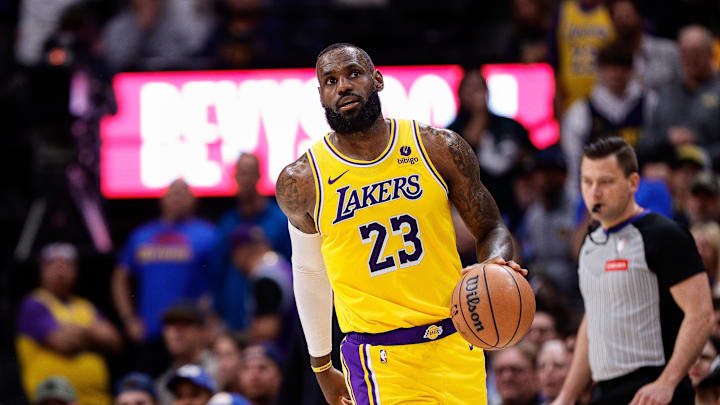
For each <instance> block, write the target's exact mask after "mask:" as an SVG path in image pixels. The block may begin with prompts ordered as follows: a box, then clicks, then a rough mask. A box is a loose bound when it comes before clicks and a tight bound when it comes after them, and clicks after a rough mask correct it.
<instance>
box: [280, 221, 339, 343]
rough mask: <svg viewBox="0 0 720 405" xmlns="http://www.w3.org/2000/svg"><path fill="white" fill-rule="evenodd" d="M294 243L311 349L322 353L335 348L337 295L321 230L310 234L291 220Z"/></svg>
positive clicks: (298, 300) (296, 280)
mask: <svg viewBox="0 0 720 405" xmlns="http://www.w3.org/2000/svg"><path fill="white" fill-rule="evenodd" d="M288 230H289V231H290V242H291V243H292V252H293V253H292V269H293V289H294V290H295V304H296V306H297V311H298V315H299V316H300V323H302V327H303V331H304V332H305V340H306V341H307V345H308V351H309V352H310V355H311V356H313V357H322V356H325V355H327V354H328V353H330V352H331V351H332V305H333V296H332V288H331V287H330V281H329V280H328V275H327V271H326V270H325V263H324V262H323V258H322V254H321V252H320V243H321V240H322V238H321V236H320V234H319V233H316V234H312V235H311V234H307V233H304V232H302V231H301V230H299V229H297V228H295V227H294V226H293V225H292V224H291V223H290V222H288Z"/></svg>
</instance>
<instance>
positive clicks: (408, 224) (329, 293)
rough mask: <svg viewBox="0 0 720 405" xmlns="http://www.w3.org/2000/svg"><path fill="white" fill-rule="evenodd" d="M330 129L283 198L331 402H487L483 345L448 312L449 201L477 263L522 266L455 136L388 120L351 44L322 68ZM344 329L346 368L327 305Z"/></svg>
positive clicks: (373, 76) (290, 175)
mask: <svg viewBox="0 0 720 405" xmlns="http://www.w3.org/2000/svg"><path fill="white" fill-rule="evenodd" d="M316 70H317V78H318V81H319V83H320V87H319V92H320V100H321V102H322V105H323V107H324V108H325V115H326V118H327V120H328V123H329V124H330V127H331V128H332V129H333V130H334V132H332V133H330V134H329V135H327V136H326V137H324V138H323V139H322V140H320V141H319V142H317V143H316V144H315V145H314V146H312V147H311V148H310V149H309V150H308V151H307V153H306V154H304V155H302V156H301V157H300V158H299V159H298V160H297V161H296V162H294V163H292V164H290V165H288V166H287V167H286V168H285V169H284V170H283V171H282V173H281V174H280V177H279V178H278V181H277V190H276V193H277V194H276V195H277V200H278V203H279V205H280V207H281V208H282V209H283V211H284V212H285V214H287V216H288V218H289V222H290V224H289V229H290V235H291V240H292V248H293V258H292V259H293V273H294V282H295V296H296V302H297V307H298V312H299V314H300V319H301V321H302V324H303V329H304V332H305V337H306V340H307V343H308V349H309V352H310V355H311V366H312V368H313V371H315V373H316V377H317V380H318V382H319V384H320V387H321V388H322V391H323V394H324V395H325V399H326V400H327V401H328V402H329V403H330V404H333V405H334V404H349V403H355V404H367V405H380V404H395V403H399V402H405V401H407V400H409V399H412V400H413V401H417V402H413V403H432V404H436V403H444V404H468V403H472V404H484V403H486V393H485V371H484V370H485V366H484V358H483V353H482V350H479V349H478V348H473V347H471V346H469V345H468V344H467V343H466V342H465V341H464V340H463V339H462V338H461V337H460V335H459V334H457V333H454V332H455V328H454V327H453V324H452V322H451V320H450V319H449V318H448V316H449V315H450V310H449V306H450V296H451V292H452V290H453V288H454V287H455V284H456V283H457V281H458V280H459V278H460V275H461V265H460V259H459V257H458V254H457V251H456V249H455V232H454V229H453V223H452V219H451V215H450V203H451V202H452V204H453V205H454V206H455V207H456V209H457V210H458V211H459V213H460V215H461V216H462V218H463V220H464V221H465V223H466V224H467V226H468V228H469V229H470V230H471V231H472V233H473V235H474V236H475V238H476V240H477V257H478V258H480V259H481V260H485V262H493V263H498V264H506V263H507V264H508V265H509V266H511V267H512V268H513V269H514V270H516V271H519V272H521V273H522V274H527V271H526V270H524V269H521V268H520V266H519V265H518V264H517V263H515V262H513V261H512V260H511V259H512V258H513V257H514V254H515V248H514V245H513V240H512V237H511V235H510V233H509V232H508V230H507V228H506V227H505V225H504V224H503V222H502V220H501V218H500V215H499V213H498V209H497V206H496V204H495V201H494V200H493V198H492V197H491V196H490V194H489V193H488V192H487V189H486V188H485V187H484V186H483V185H482V183H481V182H480V171H479V166H478V162H477V158H476V157H475V153H474V152H473V151H472V149H471V148H470V146H469V145H468V144H467V143H466V142H465V141H464V140H463V139H462V138H461V137H460V136H459V135H458V134H456V133H454V132H452V131H447V130H442V129H436V128H433V127H429V126H425V125H421V124H418V123H416V122H414V121H405V120H394V119H385V118H383V116H382V115H381V113H380V111H381V108H380V99H379V98H378V92H379V91H381V90H382V89H383V75H382V74H381V73H380V72H379V71H378V70H376V69H375V67H374V65H373V63H372V61H371V60H370V57H369V56H368V54H367V53H365V51H363V50H362V49H360V48H358V47H356V46H354V45H351V44H334V45H331V46H329V47H327V48H326V49H325V50H323V51H322V52H320V54H319V56H318V59H317V65H316ZM333 292H334V304H335V310H336V313H337V317H338V321H339V324H340V328H341V329H342V330H343V332H346V333H348V335H347V337H346V339H345V340H344V341H343V343H342V346H341V348H340V352H341V359H342V369H343V373H341V372H340V371H339V370H337V369H335V368H333V366H332V363H331V361H330V352H331V351H332V343H331V315H332V304H333Z"/></svg>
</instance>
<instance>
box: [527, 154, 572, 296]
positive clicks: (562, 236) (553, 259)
mask: <svg viewBox="0 0 720 405" xmlns="http://www.w3.org/2000/svg"><path fill="white" fill-rule="evenodd" d="M535 161H536V163H535V165H536V166H535V170H534V174H533V178H534V182H535V185H536V187H537V190H538V196H539V198H538V200H537V201H536V202H534V203H533V204H532V205H531V206H530V207H529V208H528V210H527V212H526V213H525V218H524V220H523V223H522V225H521V227H520V230H519V231H518V233H517V235H518V239H519V240H520V243H521V244H522V252H523V257H524V261H525V262H526V263H528V266H530V268H532V269H533V270H534V272H533V273H535V275H540V274H543V275H545V276H546V277H547V278H548V279H549V281H550V282H551V283H552V284H553V285H554V287H555V288H556V289H557V290H558V291H559V292H561V293H563V294H565V295H566V296H567V297H570V298H571V299H574V300H579V296H580V292H579V290H578V287H577V273H576V272H575V269H574V263H573V256H572V252H571V243H570V242H571V236H572V231H573V229H574V228H573V225H574V224H573V212H574V211H575V206H574V203H573V201H572V199H571V198H570V197H569V196H568V194H567V192H566V189H565V181H566V179H567V167H566V165H565V157H564V156H563V153H562V151H561V150H560V148H558V147H557V146H552V147H549V148H547V149H544V150H542V151H540V152H538V153H536V155H535Z"/></svg>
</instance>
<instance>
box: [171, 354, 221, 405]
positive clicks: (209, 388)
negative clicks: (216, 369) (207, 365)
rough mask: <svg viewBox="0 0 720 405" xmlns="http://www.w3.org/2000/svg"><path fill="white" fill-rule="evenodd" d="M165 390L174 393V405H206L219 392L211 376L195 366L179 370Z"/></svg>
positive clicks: (183, 367)
mask: <svg viewBox="0 0 720 405" xmlns="http://www.w3.org/2000/svg"><path fill="white" fill-rule="evenodd" d="M165 388H166V389H167V390H168V391H169V392H171V393H172V398H173V400H172V402H171V404H172V405H205V404H207V403H208V401H209V400H210V398H212V396H213V394H215V392H216V391H217V389H216V388H215V381H213V379H212V377H211V376H210V374H208V373H207V372H206V371H205V370H203V368H202V367H200V366H197V365H194V364H188V365H185V366H182V367H180V368H178V369H177V370H176V371H175V372H174V373H173V374H172V376H171V377H170V379H169V380H168V381H167V385H166V387H165Z"/></svg>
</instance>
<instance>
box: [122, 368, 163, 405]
mask: <svg viewBox="0 0 720 405" xmlns="http://www.w3.org/2000/svg"><path fill="white" fill-rule="evenodd" d="M115 387H116V389H115V391H116V393H115V405H156V404H157V394H156V393H155V382H154V381H153V379H152V377H150V376H149V375H147V374H144V373H137V372H134V373H130V374H128V375H126V376H125V377H123V378H122V379H121V380H120V381H118V383H117V384H116V386H115Z"/></svg>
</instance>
